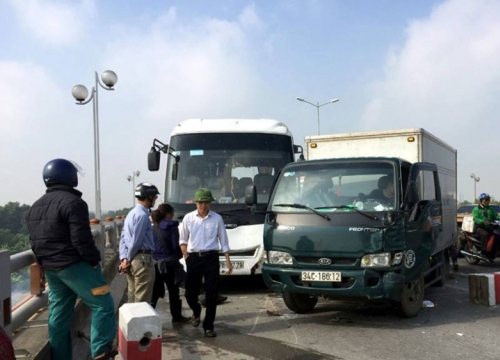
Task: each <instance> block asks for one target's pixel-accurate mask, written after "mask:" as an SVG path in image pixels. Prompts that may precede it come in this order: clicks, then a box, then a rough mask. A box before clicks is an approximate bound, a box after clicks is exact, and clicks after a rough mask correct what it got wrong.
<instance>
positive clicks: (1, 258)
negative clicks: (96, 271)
mask: <svg viewBox="0 0 500 360" xmlns="http://www.w3.org/2000/svg"><path fill="white" fill-rule="evenodd" d="M95 220H96V219H93V220H91V222H90V224H91V230H92V236H93V238H94V241H95V243H96V246H97V248H98V249H99V252H100V253H101V259H102V268H103V270H105V269H107V265H108V263H109V265H111V264H110V263H111V261H113V260H114V259H116V257H117V254H118V244H119V239H120V235H121V230H122V228H123V218H122V217H121V216H117V218H116V219H112V218H106V219H105V221H104V223H103V224H100V223H99V221H95ZM27 267H29V273H30V294H29V295H28V296H27V297H25V298H24V299H23V300H21V301H20V302H19V303H17V304H14V306H12V300H11V299H12V283H11V274H12V273H14V272H17V271H20V270H22V269H25V268H27ZM47 304H48V291H47V289H46V283H45V276H44V274H43V270H42V269H41V267H40V266H39V265H38V264H37V263H36V259H35V255H34V254H33V252H32V251H31V250H26V251H23V252H20V253H18V254H14V255H10V252H9V251H6V250H0V325H2V327H3V328H4V329H6V330H7V332H8V333H9V334H10V333H12V332H14V331H16V330H17V329H19V328H20V327H22V326H23V325H24V324H25V323H26V322H27V321H28V319H30V318H31V317H32V316H33V315H35V314H36V313H37V312H38V311H40V309H42V308H44V307H46V306H47Z"/></svg>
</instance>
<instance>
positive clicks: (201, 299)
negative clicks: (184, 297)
mask: <svg viewBox="0 0 500 360" xmlns="http://www.w3.org/2000/svg"><path fill="white" fill-rule="evenodd" d="M226 300H227V296H224V295H217V305H220V304H222V303H223V302H224V301H226ZM199 302H200V304H201V306H203V307H207V300H206V298H205V294H202V295H200V297H199Z"/></svg>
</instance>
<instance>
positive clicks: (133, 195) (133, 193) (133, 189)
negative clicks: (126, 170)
mask: <svg viewBox="0 0 500 360" xmlns="http://www.w3.org/2000/svg"><path fill="white" fill-rule="evenodd" d="M139 175H141V172H140V171H139V170H136V171H134V172H133V173H132V176H130V175H129V176H127V180H128V181H132V207H134V206H135V178H136V177H139Z"/></svg>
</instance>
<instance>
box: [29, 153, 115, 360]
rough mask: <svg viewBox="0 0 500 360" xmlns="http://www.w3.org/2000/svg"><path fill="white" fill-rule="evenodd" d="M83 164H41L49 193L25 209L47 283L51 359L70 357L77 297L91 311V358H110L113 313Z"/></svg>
mask: <svg viewBox="0 0 500 360" xmlns="http://www.w3.org/2000/svg"><path fill="white" fill-rule="evenodd" d="M78 172H81V168H80V167H79V166H78V165H77V164H75V163H73V162H71V161H69V160H65V159H54V160H52V161H49V162H48V163H47V164H46V165H45V167H44V168H43V181H44V182H45V185H46V186H47V191H46V193H45V195H43V196H42V197H41V198H40V199H38V200H37V201H36V202H35V203H34V204H33V205H32V206H31V208H30V209H29V210H28V211H27V213H26V222H27V223H28V229H29V233H30V242H31V249H32V250H33V252H34V254H35V257H36V259H37V262H38V263H39V264H40V266H41V267H42V268H43V269H44V272H45V275H46V278H47V281H48V283H49V324H48V327H49V343H50V346H51V355H52V357H51V358H52V359H53V360H67V359H72V358H73V356H72V344H71V333H70V323H71V318H72V315H73V309H74V307H75V303H76V299H77V297H80V298H81V299H82V301H83V302H84V303H85V304H86V305H87V306H88V307H90V308H91V309H92V327H91V331H90V348H91V353H92V358H93V359H112V358H113V357H114V355H116V354H117V351H116V349H115V348H114V347H113V341H114V339H115V337H116V326H115V321H116V319H115V311H114V304H113V299H112V297H111V295H110V293H109V286H108V284H107V283H106V281H105V280H104V278H103V276H102V272H101V267H100V266H99V263H100V261H101V255H100V253H99V250H98V249H97V247H96V246H95V243H94V239H93V237H92V233H91V230H90V222H89V209H88V206H87V203H86V202H85V201H83V200H82V193H81V192H80V191H78V190H76V189H75V187H77V186H78Z"/></svg>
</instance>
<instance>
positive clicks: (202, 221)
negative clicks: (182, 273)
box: [179, 210, 229, 253]
mask: <svg viewBox="0 0 500 360" xmlns="http://www.w3.org/2000/svg"><path fill="white" fill-rule="evenodd" d="M179 244H181V245H182V244H187V252H188V253H190V252H197V251H208V250H217V251H218V250H219V249H222V252H223V253H226V252H228V251H229V242H228V239H227V232H226V227H225V226H224V220H222V217H221V216H220V215H219V214H217V213H215V212H213V211H211V210H209V211H208V214H207V216H205V217H204V218H203V217H201V216H200V214H198V210H195V211H192V212H190V213H188V214H186V216H184V219H182V224H181V226H180V239H179Z"/></svg>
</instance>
